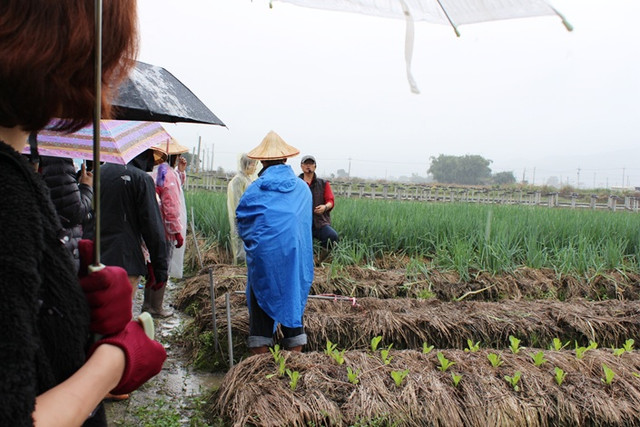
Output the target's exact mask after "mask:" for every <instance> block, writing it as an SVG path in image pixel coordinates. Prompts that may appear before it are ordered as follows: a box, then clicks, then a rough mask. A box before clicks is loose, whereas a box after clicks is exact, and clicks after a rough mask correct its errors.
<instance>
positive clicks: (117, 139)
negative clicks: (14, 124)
mask: <svg viewBox="0 0 640 427" xmlns="http://www.w3.org/2000/svg"><path fill="white" fill-rule="evenodd" d="M56 123H57V121H55V120H54V121H52V122H51V123H49V125H48V126H47V128H45V129H44V130H42V131H40V132H39V133H38V153H39V154H40V155H41V156H53V157H69V158H72V159H85V160H93V125H89V126H86V127H84V128H82V129H80V130H79V131H77V132H73V133H64V132H59V131H54V130H51V128H53V127H54V126H55V125H56ZM170 140H171V135H169V134H168V133H167V132H166V131H165V130H164V128H163V127H162V126H161V125H160V124H159V123H156V122H138V121H130V120H101V121H100V161H101V162H107V163H116V164H121V165H125V164H127V163H129V161H131V160H132V159H133V158H134V157H136V156H137V155H138V154H140V153H142V152H143V151H144V150H146V149H147V148H150V147H153V146H154V145H160V144H167V141H170ZM23 153H25V154H28V153H29V147H28V146H27V147H26V149H25V150H24V151H23Z"/></svg>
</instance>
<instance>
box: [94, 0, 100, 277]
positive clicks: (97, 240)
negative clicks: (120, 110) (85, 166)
mask: <svg viewBox="0 0 640 427" xmlns="http://www.w3.org/2000/svg"><path fill="white" fill-rule="evenodd" d="M94 31H95V33H94V35H95V37H94V38H95V40H94V43H95V45H94V52H95V55H94V77H95V93H96V102H95V106H94V109H93V215H94V216H93V218H94V221H95V237H94V239H95V240H94V242H93V243H94V245H93V254H94V267H96V268H99V266H100V217H101V215H100V120H101V119H102V0H95V29H94Z"/></svg>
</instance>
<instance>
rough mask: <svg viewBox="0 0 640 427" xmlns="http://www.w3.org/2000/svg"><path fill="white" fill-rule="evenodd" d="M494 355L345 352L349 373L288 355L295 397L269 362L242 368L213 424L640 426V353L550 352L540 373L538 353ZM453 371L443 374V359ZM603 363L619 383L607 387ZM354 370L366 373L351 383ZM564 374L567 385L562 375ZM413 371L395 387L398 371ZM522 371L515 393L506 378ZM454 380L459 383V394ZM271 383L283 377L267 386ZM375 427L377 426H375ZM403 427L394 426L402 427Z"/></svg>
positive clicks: (216, 407) (307, 356)
mask: <svg viewBox="0 0 640 427" xmlns="http://www.w3.org/2000/svg"><path fill="white" fill-rule="evenodd" d="M538 351H540V349H535V348H521V349H520V352H519V353H518V354H512V353H511V352H509V351H494V352H495V354H499V355H500V356H501V359H502V360H503V364H502V365H501V366H500V367H497V368H494V367H493V366H492V365H491V363H489V360H488V357H487V356H488V354H489V353H490V352H491V350H486V349H485V350H479V351H477V352H464V351H462V350H442V351H439V350H433V351H431V352H430V353H428V354H423V353H422V352H420V351H416V350H403V351H393V350H392V351H390V353H389V356H390V357H389V359H390V362H389V364H385V363H384V362H383V359H382V356H381V352H380V351H379V350H378V351H377V352H375V353H373V352H371V351H347V352H345V353H344V364H342V365H338V364H337V362H336V360H334V358H332V357H331V356H329V355H327V354H323V353H320V352H312V353H291V352H287V351H283V352H281V355H282V356H283V357H284V358H285V366H286V369H289V371H290V372H292V373H293V372H298V373H299V375H300V378H299V380H298V382H297V385H296V387H295V389H292V388H293V387H291V386H290V379H289V376H288V375H287V374H284V375H283V376H278V375H277V372H278V367H277V365H276V363H275V361H274V357H273V356H272V355H270V354H264V355H259V356H254V357H250V358H248V359H246V360H244V361H243V362H241V363H240V364H238V365H236V366H234V367H233V368H232V369H231V370H230V371H229V372H228V373H227V375H226V376H225V378H224V380H223V383H222V384H221V386H220V388H219V389H218V391H217V392H216V393H215V394H214V395H213V396H212V398H211V400H210V401H209V407H208V411H209V412H210V415H212V416H217V417H222V418H223V419H224V420H226V422H227V423H228V424H229V425H233V426H238V427H239V426H245V425H256V426H257V425H259V426H308V425H336V426H342V425H344V426H347V425H349V426H350V425H374V424H373V423H375V425H401V426H429V425H433V426H463V425H464V426H489V425H490V426H556V425H571V426H583V425H625V426H632V425H640V378H638V377H637V376H636V375H638V373H639V372H640V354H639V353H638V352H637V351H632V352H625V353H623V354H622V355H621V356H614V355H613V352H612V350H607V349H603V350H601V349H597V350H589V351H587V352H586V353H585V355H584V358H583V359H578V358H576V355H575V352H574V351H569V350H561V351H550V350H545V351H544V357H545V358H546V359H547V361H546V362H545V363H544V364H543V365H541V366H540V367H536V366H535V365H534V364H533V362H532V358H531V356H530V354H533V353H536V352H538ZM438 352H441V353H442V354H443V355H444V357H445V358H446V359H448V360H450V361H452V362H454V363H455V364H454V365H453V366H452V367H450V368H449V369H448V370H447V371H446V372H443V371H441V370H439V368H438V367H439V366H440V362H439V361H438V358H437V353H438ZM603 364H605V365H606V366H608V367H609V368H610V369H611V370H613V372H615V376H614V378H613V381H612V383H611V384H610V385H607V384H605V383H604V381H603V378H604V377H605V375H604V373H603V367H602V366H603ZM347 367H349V368H350V369H351V370H352V371H358V372H359V374H358V376H357V380H358V383H357V384H353V383H352V382H350V381H349V380H348V376H347ZM556 367H558V368H560V369H562V370H563V371H564V372H565V373H566V377H565V378H564V381H563V382H562V383H561V385H558V384H557V382H556V380H555V371H554V368H556ZM405 370H407V371H408V372H407V376H406V378H404V379H403V380H402V381H401V382H400V385H399V386H397V385H396V383H395V380H394V379H393V378H392V375H391V374H392V372H394V371H395V372H401V371H405ZM517 371H519V372H520V373H521V379H520V381H519V382H518V383H517V386H518V387H517V389H516V388H515V387H513V386H512V384H510V383H509V382H508V381H507V380H506V379H505V376H511V377H513V376H514V374H515V373H516V372H517ZM452 373H455V374H456V375H459V376H461V379H460V382H459V383H458V385H457V386H454V383H453V378H452ZM271 374H276V375H274V376H271V377H269V375H271ZM367 423H371V424H367ZM394 423H395V424H394Z"/></svg>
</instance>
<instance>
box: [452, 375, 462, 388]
mask: <svg viewBox="0 0 640 427" xmlns="http://www.w3.org/2000/svg"><path fill="white" fill-rule="evenodd" d="M451 378H452V379H453V386H454V387H458V384H459V383H460V380H461V379H462V375H456V373H455V372H451Z"/></svg>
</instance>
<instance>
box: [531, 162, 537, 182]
mask: <svg viewBox="0 0 640 427" xmlns="http://www.w3.org/2000/svg"><path fill="white" fill-rule="evenodd" d="M531 185H536V167H535V166H534V167H533V178H531Z"/></svg>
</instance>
